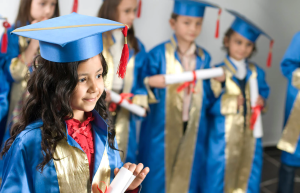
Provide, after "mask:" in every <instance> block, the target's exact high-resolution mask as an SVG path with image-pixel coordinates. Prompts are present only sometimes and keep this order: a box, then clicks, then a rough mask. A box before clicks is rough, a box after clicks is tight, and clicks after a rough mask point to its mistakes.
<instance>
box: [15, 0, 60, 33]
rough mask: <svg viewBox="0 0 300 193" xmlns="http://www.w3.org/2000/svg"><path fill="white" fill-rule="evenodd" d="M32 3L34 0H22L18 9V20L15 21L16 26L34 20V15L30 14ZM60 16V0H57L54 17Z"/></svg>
mask: <svg viewBox="0 0 300 193" xmlns="http://www.w3.org/2000/svg"><path fill="white" fill-rule="evenodd" d="M31 3H32V0H21V2H20V6H19V11H18V16H17V18H16V22H15V24H16V25H15V28H17V27H23V26H25V25H28V23H27V22H30V21H32V17H31V15H30V10H31ZM58 16H59V5H58V0H57V3H56V7H55V11H54V14H53V16H52V18H54V17H58Z"/></svg>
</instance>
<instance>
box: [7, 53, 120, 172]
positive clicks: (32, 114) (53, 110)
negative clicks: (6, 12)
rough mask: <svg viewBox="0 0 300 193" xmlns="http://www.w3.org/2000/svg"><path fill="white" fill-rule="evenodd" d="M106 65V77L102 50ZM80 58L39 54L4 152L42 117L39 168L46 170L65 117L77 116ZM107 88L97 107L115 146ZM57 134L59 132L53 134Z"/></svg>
mask: <svg viewBox="0 0 300 193" xmlns="http://www.w3.org/2000/svg"><path fill="white" fill-rule="evenodd" d="M100 58H101V64H102V67H103V74H102V75H103V78H105V76H106V75H107V71H108V66H107V63H106V61H105V59H104V57H103V55H102V54H100ZM81 62H83V61H79V62H69V63H57V62H51V61H48V60H45V59H44V58H42V57H41V56H38V57H37V58H36V59H35V62H34V69H35V70H34V71H33V72H32V74H31V75H30V78H29V80H28V84H27V90H28V92H29V94H30V95H29V97H28V99H27V100H26V102H25V104H24V106H23V107H22V112H21V114H20V120H19V122H18V123H16V124H15V125H13V127H12V129H11V137H10V138H9V139H8V140H7V141H6V142H5V145H4V148H3V150H2V152H1V156H3V155H5V154H6V153H7V152H8V150H9V149H10V147H11V145H12V144H13V142H14V140H15V139H16V137H17V136H18V135H19V134H20V133H21V132H22V131H23V130H25V128H26V126H28V125H29V124H30V123H32V122H34V121H36V120H38V119H42V121H43V126H42V127H43V129H42V130H41V134H42V142H41V147H42V154H43V157H44V160H43V161H42V162H41V163H39V165H38V166H37V170H39V171H41V172H42V171H43V169H44V167H45V165H46V164H47V163H48V162H49V161H50V160H51V159H53V153H54V151H55V148H56V145H57V143H58V142H59V141H60V140H62V139H63V138H65V139H66V136H65V130H66V126H65V118H66V117H71V118H72V117H73V110H72V108H71V104H70V101H71V95H72V93H73V91H74V89H75V87H76V85H77V83H78V75H77V69H78V66H79V64H80V63H81ZM105 97H106V92H105V91H103V93H102V95H101V97H100V98H99V100H98V101H97V103H96V106H95V110H96V111H97V112H98V113H99V114H100V115H101V117H102V118H103V119H104V120H106V121H107V124H108V125H109V127H108V143H109V146H110V147H111V148H112V149H114V150H117V149H116V148H115V146H114V138H115V129H114V127H113V126H112V125H111V119H110V117H109V113H108V112H107V106H106V102H105ZM53 134H55V135H53Z"/></svg>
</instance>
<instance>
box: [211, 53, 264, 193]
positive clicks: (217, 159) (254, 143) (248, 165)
mask: <svg viewBox="0 0 300 193" xmlns="http://www.w3.org/2000/svg"><path fill="white" fill-rule="evenodd" d="M217 66H222V67H224V69H225V74H226V80H225V82H224V83H219V82H217V81H216V80H214V79H211V80H210V83H211V92H210V97H212V98H213V97H215V98H216V101H215V102H214V104H213V106H212V107H211V109H210V111H209V120H210V122H209V128H210V130H209V131H210V133H209V144H208V157H207V168H206V169H207V181H206V182H207V184H206V187H205V192H207V193H211V192H214V193H223V192H234V191H237V190H240V191H241V192H248V193H258V192H259V187H260V186H259V185H260V178H261V170H262V161H263V158H262V154H263V149H262V141H261V138H257V139H256V138H254V137H253V132H252V131H251V130H250V127H249V121H250V116H251V106H250V87H249V82H248V81H249V79H250V78H252V77H251V76H255V77H253V78H256V79H257V82H258V89H259V94H260V95H261V96H262V97H263V98H264V99H267V98H268V96H269V86H268V84H267V83H266V80H265V73H264V71H263V70H262V69H261V68H260V67H258V66H257V65H256V64H253V63H250V62H247V75H246V78H245V82H244V83H245V84H244V88H245V90H244V92H245V100H246V105H245V106H244V107H246V109H244V110H241V109H240V111H238V110H237V96H238V95H240V94H242V93H243V90H241V88H242V87H241V86H242V85H240V82H239V80H238V79H237V78H236V77H235V76H234V74H235V70H236V67H235V66H234V64H233V63H232V62H231V61H230V59H229V57H227V58H226V59H225V60H224V62H222V63H221V64H218V65H217ZM245 110H246V113H245V114H244V113H243V111H245Z"/></svg>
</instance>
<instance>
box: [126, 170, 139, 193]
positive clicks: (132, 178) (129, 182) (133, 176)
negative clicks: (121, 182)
mask: <svg viewBox="0 0 300 193" xmlns="http://www.w3.org/2000/svg"><path fill="white" fill-rule="evenodd" d="M135 178H136V176H135V175H133V174H132V176H131V178H130V180H129V181H128V182H127V184H126V186H125V187H124V190H123V192H125V191H126V190H127V189H128V187H129V186H130V184H131V183H132V182H133V180H134V179H135Z"/></svg>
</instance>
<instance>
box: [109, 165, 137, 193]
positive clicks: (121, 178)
mask: <svg viewBox="0 0 300 193" xmlns="http://www.w3.org/2000/svg"><path fill="white" fill-rule="evenodd" d="M132 176H133V174H132V172H131V171H129V170H127V169H126V168H124V167H122V168H121V169H120V171H119V173H118V174H117V175H116V177H115V178H114V180H113V181H112V182H111V184H110V186H109V187H108V189H107V193H124V189H125V187H126V185H127V184H128V182H129V181H130V180H131V178H132ZM130 184H131V183H130ZM127 188H128V187H127ZM127 188H126V189H125V190H127Z"/></svg>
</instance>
